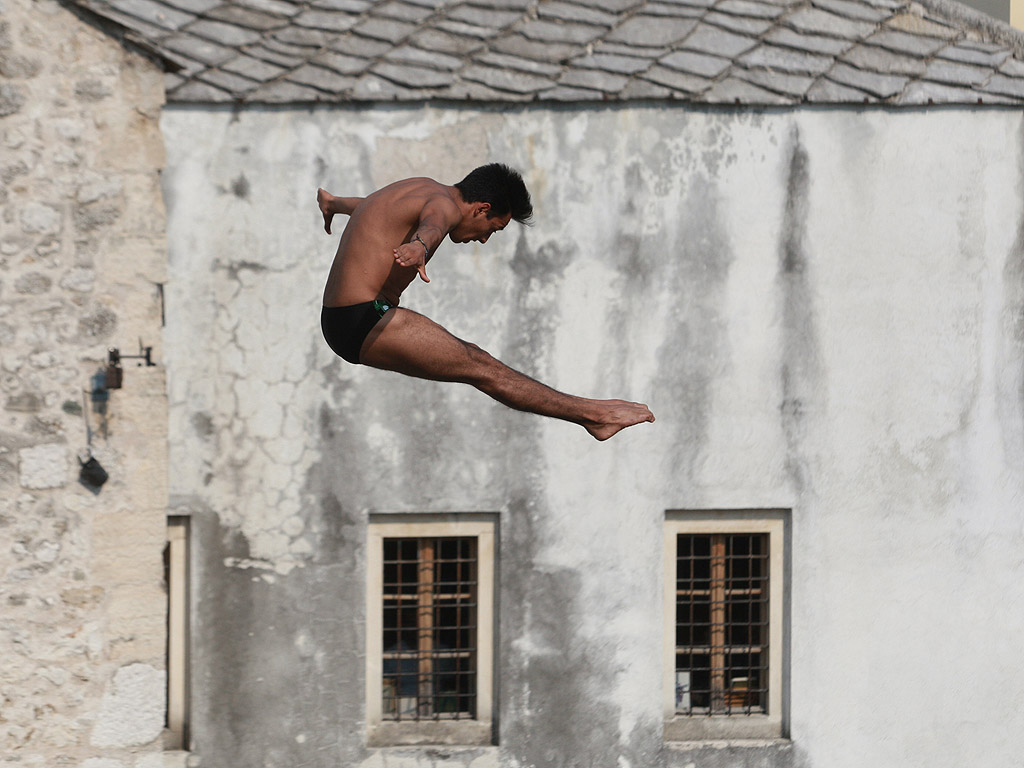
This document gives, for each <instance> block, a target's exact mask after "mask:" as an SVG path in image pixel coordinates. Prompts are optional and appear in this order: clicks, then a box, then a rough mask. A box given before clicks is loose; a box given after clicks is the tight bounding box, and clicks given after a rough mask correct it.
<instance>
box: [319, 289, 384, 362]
mask: <svg viewBox="0 0 1024 768" xmlns="http://www.w3.org/2000/svg"><path fill="white" fill-rule="evenodd" d="M393 306H394V304H391V303H389V302H386V301H381V300H380V299H377V300H376V301H364V302H363V303H362V304H352V305H351V306H348V307H324V308H323V310H322V311H321V312H320V329H321V330H322V331H323V333H324V339H325V340H326V341H327V346H329V347H330V348H331V349H333V350H334V352H335V353H336V354H338V355H340V356H341V357H343V358H344V359H345V360H347V361H348V362H350V363H353V364H356V365H358V364H359V350H360V349H362V348H363V342H364V341H366V337H367V336H369V335H370V331H372V330H373V327H374V326H375V325H376V324H377V323H378V322H380V319H381V318H382V317H384V313H385V312H387V311H388V310H389V309H391V308H392V307H393Z"/></svg>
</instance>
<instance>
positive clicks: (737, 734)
mask: <svg viewBox="0 0 1024 768" xmlns="http://www.w3.org/2000/svg"><path fill="white" fill-rule="evenodd" d="M788 516H789V513H788V512H787V511H785V510H774V511H766V510H756V511H755V510H737V511H733V512H724V511H722V512H719V511H708V512H698V511H692V512H690V511H682V512H669V513H667V514H666V517H665V587H666V589H665V616H666V622H665V623H666V627H665V708H664V710H665V738H666V739H667V740H669V741H692V740H701V739H723V738H724V739H729V738H777V737H779V736H781V735H783V734H784V731H785V725H784V717H783V712H782V709H783V701H784V698H783V691H782V687H783V681H784V669H783V664H784V657H785V649H784V643H785V633H784V627H783V622H784V615H785V610H784V605H783V603H784V600H785V597H784V596H785V590H784V588H783V587H784V584H783V580H784V578H785V576H784V574H785V573H786V570H785V567H784V562H785V540H784V537H785V529H786V521H787V520H788Z"/></svg>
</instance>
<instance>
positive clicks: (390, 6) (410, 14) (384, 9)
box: [371, 0, 434, 23]
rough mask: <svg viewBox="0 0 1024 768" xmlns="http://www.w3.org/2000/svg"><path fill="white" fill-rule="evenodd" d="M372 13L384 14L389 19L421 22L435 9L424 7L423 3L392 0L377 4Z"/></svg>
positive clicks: (375, 14) (376, 14)
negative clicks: (415, 3)
mask: <svg viewBox="0 0 1024 768" xmlns="http://www.w3.org/2000/svg"><path fill="white" fill-rule="evenodd" d="M371 13H372V14H373V15H374V16H383V17H385V18H388V19H397V20H398V21H409V22H413V23H419V22H421V21H423V20H424V19H425V18H427V17H428V16H431V15H432V14H433V13H434V10H433V8H424V7H423V6H422V5H410V4H409V3H402V2H397V0H392V2H388V3H383V4H379V5H375V6H374V7H373V11H372V12H371Z"/></svg>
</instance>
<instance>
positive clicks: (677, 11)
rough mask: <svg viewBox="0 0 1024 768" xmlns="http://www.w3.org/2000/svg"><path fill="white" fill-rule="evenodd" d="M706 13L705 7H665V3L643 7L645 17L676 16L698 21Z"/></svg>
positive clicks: (649, 4) (648, 4)
mask: <svg viewBox="0 0 1024 768" xmlns="http://www.w3.org/2000/svg"><path fill="white" fill-rule="evenodd" d="M707 12H708V9H707V7H705V6H695V5H666V4H665V3H647V5H645V6H644V15H645V16H676V17H682V18H686V19H699V18H700V17H701V16H703V15H704V14H706V13H707Z"/></svg>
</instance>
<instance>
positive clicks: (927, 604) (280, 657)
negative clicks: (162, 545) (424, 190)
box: [162, 106, 1024, 768]
mask: <svg viewBox="0 0 1024 768" xmlns="http://www.w3.org/2000/svg"><path fill="white" fill-rule="evenodd" d="M162 127H163V130H164V132H165V136H166V140H167V144H168V147H169V149H170V158H169V160H170V162H169V169H170V170H169V173H168V175H167V177H166V186H165V191H166V197H167V200H168V205H169V236H170V253H171V264H170V270H171V283H170V287H169V294H168V308H167V317H168V338H167V357H168V360H169V376H170V389H169V392H170V397H171V421H170V425H171V426H170V429H171V464H172V484H171V490H172V504H173V505H174V506H175V508H177V509H179V510H181V511H184V512H188V513H190V514H192V515H193V519H194V520H195V521H196V528H195V530H196V544H195V546H196V548H197V550H196V551H197V563H196V567H195V571H194V578H195V589H196V604H195V606H194V615H193V620H194V625H193V629H194V643H195V645H194V657H193V683H194V686H195V688H194V691H193V695H194V698H193V718H194V723H195V727H194V730H193V736H194V742H195V743H194V747H195V749H196V751H197V752H198V753H199V754H200V755H201V756H202V758H203V760H204V763H205V761H206V760H210V761H211V764H214V765H217V766H222V767H226V766H254V765H265V766H272V765H274V766H276V765H284V764H291V765H307V766H325V767H326V766H337V765H359V764H363V763H365V765H383V764H385V762H386V764H387V765H449V764H451V765H470V764H472V765H477V766H482V765H501V766H509V767H512V766H516V767H523V768H525V766H622V767H623V768H626V767H627V766H632V768H646V767H648V766H659V765H666V766H674V765H688V764H697V765H735V764H749V765H754V764H758V765H762V764H779V763H780V762H782V763H786V764H789V763H793V764H798V765H807V766H817V767H820V768H836V767H837V766H847V765H848V766H854V765H856V766H863V765H876V766H901V765H909V764H915V765H933V766H959V765H962V764H976V765H1001V764H1006V763H1007V761H1008V760H1010V759H1011V757H1010V756H1016V755H1019V754H1020V753H1021V751H1022V750H1024V720H1022V717H1024V715H1022V714H1021V712H1024V699H1022V698H1021V696H1022V694H1021V691H1022V690H1024V685H1022V683H1024V679H1022V673H1021V671H1020V668H1019V649H1018V648H1017V647H1016V646H1015V642H1014V640H1013V638H1015V637H1019V636H1020V633H1021V632H1022V631H1024V613H1022V612H1021V611H1020V610H1019V608H1020V606H1021V605H1022V600H1024V578H1022V577H1024V566H1022V565H1021V562H1020V557H1019V552H1020V551H1021V547H1022V546H1024V532H1022V523H1021V514H1020V506H1021V498H1022V494H1024V409H1022V398H1024V319H1022V318H1024V314H1022V312H1024V218H1022V214H1021V201H1022V191H1024V154H1022V152H1021V149H1022V147H1024V124H1022V121H1021V115H1020V114H1019V113H1018V112H1013V111H997V110H985V111H976V112H972V111H968V110H936V111H920V112H911V111H906V112H892V111H882V110H876V111H872V110H856V109H853V110H842V111H835V110H803V111H799V112H771V111H769V112H763V113H760V112H759V113H752V112H736V111H729V110H708V111H699V112H693V111H687V110H685V109H682V108H659V107H654V106H650V107H644V106H620V107H614V108H600V109H599V108H592V107H591V108H579V109H577V108H564V109H524V110H513V111H508V110H504V109H501V110H499V109H494V110H488V109H455V108H451V109H439V108H416V107H408V108H399V107H396V108H377V109H371V110H345V109H333V110H332V109H312V110H308V111H298V110H295V111H289V110H258V109H247V110H242V111H231V110H227V109H225V110H222V111H212V112H203V111H194V110H188V109H170V110H168V111H166V112H165V114H164V117H163V120H162ZM495 159H499V160H502V161H505V162H508V163H510V164H512V165H514V166H517V167H519V168H521V169H522V170H523V171H524V173H525V176H526V179H527V182H528V186H529V187H530V189H531V190H532V192H533V194H534V202H535V208H536V211H537V223H536V225H535V226H534V227H533V228H531V229H526V230H524V229H521V228H518V227H516V226H512V227H510V229H509V230H508V231H507V232H506V233H502V234H499V235H496V236H495V237H494V238H493V239H492V240H491V242H489V243H488V244H487V245H486V246H479V245H474V246H462V247H455V246H452V245H451V244H448V245H445V246H443V247H442V249H441V251H440V253H439V254H438V255H437V257H436V258H435V259H434V260H433V262H432V263H431V269H430V275H431V278H432V282H431V283H430V285H424V284H416V285H414V286H413V287H412V288H411V289H410V291H409V292H408V293H407V300H406V302H405V303H406V305H407V306H409V307H411V308H413V309H417V310H420V311H422V312H424V313H426V314H427V315H429V316H430V317H432V318H434V319H435V320H437V321H439V322H440V323H442V324H443V325H445V326H446V327H447V328H449V329H450V330H452V331H453V332H454V333H456V334H457V335H459V336H462V337H463V338H467V339H469V340H471V341H474V342H477V343H479V344H480V345H481V346H483V347H484V348H486V349H488V350H489V351H491V352H492V353H494V354H495V355H497V356H498V357H500V358H501V359H503V360H505V361H506V362H508V363H510V364H511V365H513V366H516V367H518V368H520V369H522V370H524V371H526V372H528V373H530V374H533V375H535V376H537V377H539V378H540V379H542V380H544V381H546V382H548V383H550V384H552V385H553V386H556V387H558V388H561V389H564V390H567V391H570V392H573V393H577V394H582V395H588V396H595V397H624V398H631V399H638V400H643V401H645V402H647V403H649V404H650V406H651V408H652V409H653V411H654V412H655V414H656V415H657V418H658V421H657V422H656V423H655V424H654V425H642V426H639V427H636V428H634V429H630V430H627V431H626V432H623V433H621V434H620V435H618V436H616V437H615V438H614V439H613V440H611V441H610V442H608V443H597V442H594V441H593V440H591V439H590V438H589V437H588V436H587V435H586V433H585V432H584V431H583V430H581V429H579V428H578V427H576V426H572V425H567V424H564V423H560V422H554V421H546V420H542V419H539V418H536V417H532V416H527V415H523V414H519V413H514V412H510V411H507V410H505V409H503V408H502V407H500V406H498V405H496V404H495V403H493V402H491V401H490V400H488V399H487V398H486V397H484V396H483V395H480V394H479V393H477V392H475V391H474V390H472V389H470V388H467V387H460V386H456V385H450V384H434V383H427V382H422V381H414V380H411V379H405V378H402V377H400V376H397V375H393V374H387V373H381V372H377V371H373V370H368V369H364V368H358V367H352V366H349V365H347V364H345V363H343V362H342V361H340V360H338V359H336V358H334V357H333V356H332V355H331V353H330V351H329V350H328V349H327V347H326V346H325V344H324V343H323V342H322V340H321V338H320V334H319V322H318V314H319V304H320V292H321V288H322V282H323V280H324V278H325V276H326V270H327V268H328V266H329V264H330V260H331V257H332V255H333V252H334V248H335V246H336V244H337V236H334V237H328V236H327V235H325V234H324V233H323V232H322V230H321V228H320V224H321V222H320V218H319V214H318V212H317V209H316V207H315V204H314V194H315V190H316V187H317V186H318V185H323V186H325V187H327V188H328V189H330V190H332V191H335V192H338V193H344V194H354V195H358V194H363V193H365V192H367V191H369V190H371V189H373V188H375V187H377V186H379V185H382V184H384V183H386V182H389V181H391V180H394V179H396V178H400V177H403V176H406V175H413V174H415V175H419V174H423V175H432V176H435V177H437V178H440V179H442V180H446V181H449V182H454V181H456V180H458V179H459V178H461V176H462V175H463V174H464V173H465V172H466V171H468V170H470V169H471V168H473V167H474V166H476V165H478V164H480V163H483V162H488V161H491V160H495ZM341 224H342V222H339V223H338V226H339V230H338V231H340V226H341ZM712 508H788V509H792V523H793V536H792V546H793V552H792V579H793V581H792V588H791V600H792V616H791V650H792V663H791V679H790V718H789V724H790V732H791V735H792V737H793V740H794V746H793V750H792V751H783V752H774V753H773V752H771V750H769V751H768V752H767V753H766V752H764V751H763V749H762V751H758V750H753V751H744V750H742V749H741V750H739V751H738V752H737V751H736V750H731V751H730V750H720V749H718V750H716V749H710V748H709V749H704V750H690V751H686V750H679V749H671V750H668V749H664V748H663V746H662V732H661V714H660V701H661V661H660V660H661V642H662V621H663V619H664V617H663V615H662V610H661V591H662V584H661V578H660V573H661V561H660V552H661V539H662V524H663V521H664V515H665V511H666V510H669V509H712ZM462 510H480V511H494V512H498V513H500V519H501V523H500V561H499V581H500V585H499V596H498V598H499V599H498V611H499V634H498V637H499V640H498V675H497V681H498V691H497V708H498V716H499V721H500V722H499V729H498V731H499V746H498V747H496V748H493V749H490V750H482V751H471V752H466V753H460V752H458V751H454V752H445V751H440V752H438V751H435V752H432V753H431V752H421V753H416V752H413V753H409V752H402V753H401V754H399V753H398V752H388V753H380V752H371V751H367V750H366V749H365V748H364V746H363V733H362V718H363V716H364V715H363V691H364V684H363V672H362V670H363V658H362V654H363V652H364V638H363V635H362V624H363V620H364V604H363V602H364V583H365V575H364V562H365V551H364V542H365V535H366V521H367V514H368V513H369V512H431V511H462ZM446 754H447V755H449V756H448V757H445V755H446ZM771 754H774V757H771ZM403 755H404V757H403ZM744 755H745V756H744ZM766 755H768V756H767V757H766ZM385 758H386V760H385ZM762 760H768V762H767V763H766V762H762ZM737 761H741V762H737Z"/></svg>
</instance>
